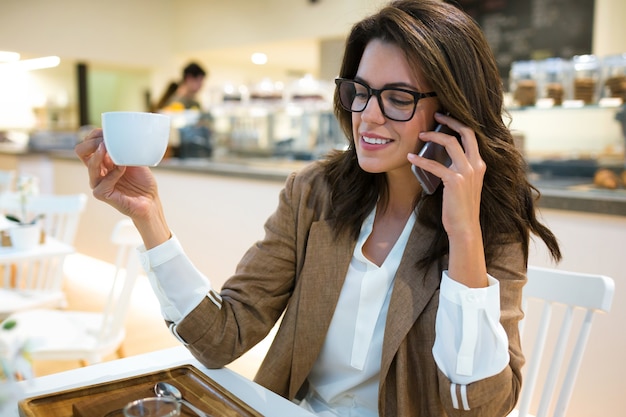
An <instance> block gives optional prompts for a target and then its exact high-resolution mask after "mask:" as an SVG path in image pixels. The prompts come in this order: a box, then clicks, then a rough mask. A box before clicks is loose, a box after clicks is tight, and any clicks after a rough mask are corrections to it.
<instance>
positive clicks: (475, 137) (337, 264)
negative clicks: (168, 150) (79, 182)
mask: <svg viewBox="0 0 626 417" xmlns="http://www.w3.org/2000/svg"><path fill="white" fill-rule="evenodd" d="M335 109H336V115H337V117H338V119H339V121H340V123H341V125H342V127H343V129H344V131H345V133H346V135H347V137H348V139H349V147H348V150H346V151H344V152H337V153H334V154H333V155H330V156H329V157H328V158H327V159H325V160H323V161H318V162H313V163H311V164H309V165H307V166H306V167H305V168H303V169H302V170H301V171H300V172H299V173H296V174H292V175H291V176H290V177H289V178H288V180H287V182H286V184H285V188H284V189H283V191H282V192H281V195H280V202H279V205H278V208H277V210H276V212H275V213H274V214H273V215H272V216H271V217H270V218H269V219H268V220H267V223H266V225H265V230H266V235H265V238H264V239H263V240H262V241H260V242H258V243H256V244H255V245H254V246H252V247H251V248H250V249H249V250H248V252H247V253H246V254H245V255H244V257H243V259H242V260H241V262H240V263H239V265H238V267H237V271H236V273H235V275H234V276H233V277H231V278H230V280H228V281H227V282H226V283H225V284H224V287H223V288H222V290H221V292H220V293H219V294H218V293H217V292H216V291H215V290H214V289H212V288H211V287H210V284H209V283H208V280H207V279H206V278H204V277H203V276H202V275H201V274H200V273H199V272H198V271H196V270H195V268H194V267H193V265H192V264H191V263H190V261H189V260H188V258H187V257H186V256H185V255H184V252H183V250H182V248H181V246H180V244H179V243H178V241H177V240H176V238H175V237H173V236H172V234H171V232H170V229H169V228H168V226H167V223H166V220H165V216H164V213H163V211H162V209H161V204H160V201H159V197H158V194H157V188H156V184H155V181H154V178H153V176H152V175H151V173H150V171H149V170H148V169H147V168H137V167H117V166H114V165H113V164H112V163H111V161H110V159H109V158H108V156H107V155H106V149H104V146H103V144H102V138H101V132H100V131H95V132H93V133H92V134H91V135H90V137H89V138H88V139H87V140H85V142H83V143H81V144H79V145H78V146H77V148H76V151H77V154H78V155H79V156H80V157H81V159H82V160H83V161H84V162H85V164H86V165H87V166H88V168H89V174H90V182H91V186H92V187H93V192H94V195H95V196H96V197H97V198H99V199H101V200H103V201H106V202H108V203H109V204H111V205H112V206H113V207H115V208H117V209H118V210H120V211H121V212H122V213H124V214H126V215H128V216H130V217H131V218H132V219H133V221H134V222H135V225H136V226H137V228H138V230H139V231H140V232H141V234H142V236H143V240H144V243H145V248H146V251H145V252H144V253H143V254H142V256H143V257H144V258H145V261H144V265H149V266H148V267H147V271H148V274H149V277H150V280H151V282H152V283H153V287H154V289H155V292H156V294H157V297H158V298H159V300H160V302H161V306H162V312H163V315H164V317H165V319H166V320H167V321H168V323H169V324H170V328H171V330H172V332H173V333H174V334H175V335H176V336H177V337H179V339H180V340H181V341H182V342H183V343H185V344H186V345H187V347H188V348H189V349H190V351H191V352H192V353H193V354H194V355H195V356H196V357H197V358H198V359H199V360H200V361H201V362H202V363H203V364H205V365H206V366H208V367H221V366H224V365H225V364H227V363H229V362H230V361H232V360H234V359H236V358H237V357H239V356H240V355H241V354H243V353H244V352H245V351H246V350H248V349H249V348H251V347H252V346H253V345H254V344H256V343H257V342H258V341H260V340H261V339H262V338H263V337H264V336H265V335H266V334H267V333H268V331H269V330H270V329H271V328H272V326H273V325H274V324H275V323H276V321H277V320H278V319H279V318H280V317H281V316H282V319H281V324H280V328H279V330H278V333H277V335H276V337H275V339H274V341H273V343H272V346H271V347H270V349H269V351H268V354H267V356H266V358H265V360H264V362H263V364H262V365H261V367H260V369H259V371H258V373H257V376H256V381H257V382H259V383H260V384H262V385H264V386H266V387H267V388H269V389H271V390H273V391H275V392H277V393H278V394H280V395H282V396H284V397H286V398H289V399H291V400H294V401H297V402H299V403H300V404H301V406H302V407H304V408H307V409H308V410H311V411H313V412H314V413H316V414H317V415H320V416H335V415H340V416H348V415H350V416H377V415H380V416H428V417H432V416H449V415H464V416H505V415H506V414H507V413H508V412H509V411H510V410H511V409H512V408H513V406H514V405H515V402H516V400H517V396H518V393H519V390H520V385H521V376H520V368H521V366H522V364H523V361H524V359H523V355H522V352H521V348H520V341H519V334H518V322H519V320H520V318H521V317H522V315H523V314H522V310H521V306H520V304H521V293H522V287H523V285H524V283H525V280H526V278H525V272H526V265H527V260H528V246H529V237H530V233H531V232H532V233H534V234H537V235H538V236H539V237H540V238H542V239H543V240H544V241H545V242H546V244H547V246H548V248H549V249H550V251H551V252H552V255H553V257H554V258H556V259H559V258H560V253H559V248H558V245H557V242H556V239H555V238H554V236H553V235H552V233H551V232H550V231H549V230H548V229H546V228H545V227H544V226H542V225H541V224H540V223H539V222H538V221H537V218H536V217H535V208H534V200H533V188H532V187H531V186H530V185H529V183H528V182H527V180H526V177H525V170H524V161H523V159H522V156H521V155H520V153H519V152H518V151H517V150H516V148H515V146H514V144H513V140H512V137H511V134H510V132H509V131H508V129H507V128H506V126H505V125H504V123H503V122H502V117H501V114H502V111H503V109H502V84H501V81H500V79H499V77H498V72H497V68H496V65H495V61H494V58H493V56H492V54H491V52H490V50H489V47H488V44H487V42H486V41H485V39H484V37H483V35H482V34H481V32H480V30H479V28H478V27H477V26H476V24H475V23H474V22H473V21H472V20H471V19H470V18H469V17H468V16H467V15H465V14H464V13H462V12H461V11H459V10H457V9H456V8H454V7H453V6H450V5H448V4H445V3H443V2H439V1H434V0H405V1H398V2H393V3H390V4H389V5H388V6H387V7H384V8H383V9H381V11H380V12H379V13H377V14H375V15H373V16H371V17H368V18H366V19H364V20H363V21H361V22H359V23H357V24H356V25H355V26H354V27H353V29H352V31H351V33H350V35H349V38H348V40H347V44H346V51H345V56H344V59H343V63H342V67H341V71H340V78H339V79H338V80H337V92H336V94H335ZM444 112H446V113H449V114H450V116H446V115H444V114H443V113H444ZM438 123H441V124H444V125H447V126H448V127H450V128H451V129H452V130H453V131H456V132H458V133H459V135H460V137H461V142H462V143H459V142H458V141H457V139H456V138H455V137H454V136H452V135H447V134H444V133H436V132H432V130H433V129H434V128H435V125H436V124H438ZM429 141H432V142H435V143H438V144H441V145H443V146H445V149H446V150H447V152H448V154H449V155H450V158H451V160H452V164H451V165H450V166H449V167H446V166H444V165H441V164H439V163H437V162H434V161H431V160H427V159H424V158H422V157H419V156H418V155H416V154H415V153H416V151H418V150H419V149H420V148H421V147H422V146H423V145H424V144H425V143H426V142H429ZM412 164H414V165H415V166H416V167H419V168H422V169H424V170H426V171H428V172H431V173H432V174H434V175H436V176H437V177H440V178H441V179H442V185H441V186H439V188H438V189H437V190H436V191H435V192H434V193H433V194H432V195H427V194H426V193H423V192H422V189H421V186H420V183H419V182H418V180H417V179H416V178H415V176H414V175H413V173H412V170H411V166H412Z"/></svg>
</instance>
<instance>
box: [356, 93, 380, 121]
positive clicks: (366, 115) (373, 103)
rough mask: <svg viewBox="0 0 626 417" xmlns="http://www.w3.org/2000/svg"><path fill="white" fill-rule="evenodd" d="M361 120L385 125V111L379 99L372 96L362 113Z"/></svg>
mask: <svg viewBox="0 0 626 417" xmlns="http://www.w3.org/2000/svg"><path fill="white" fill-rule="evenodd" d="M361 119H363V120H365V121H369V122H373V123H380V124H382V123H384V122H385V115H384V114H383V109H382V107H381V105H380V102H379V100H378V97H376V96H375V95H372V96H371V97H370V99H369V101H368V102H367V104H366V105H365V109H363V111H362V112H361Z"/></svg>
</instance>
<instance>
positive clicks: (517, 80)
mask: <svg viewBox="0 0 626 417" xmlns="http://www.w3.org/2000/svg"><path fill="white" fill-rule="evenodd" d="M509 84H510V85H509V87H510V91H512V92H513V101H514V103H516V104H517V105H518V106H522V107H524V106H534V105H535V102H536V101H537V62H535V61H515V62H513V63H512V64H511V71H510V83H509Z"/></svg>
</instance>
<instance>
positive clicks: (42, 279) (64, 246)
mask: <svg viewBox="0 0 626 417" xmlns="http://www.w3.org/2000/svg"><path fill="white" fill-rule="evenodd" d="M86 203H87V196H86V195H85V194H68V195H37V196H33V197H30V198H29V199H28V203H27V206H26V208H27V215H28V216H29V218H31V217H33V216H35V215H39V214H41V215H43V216H44V217H43V219H41V220H40V222H41V226H42V230H43V231H44V233H45V239H47V240H49V241H53V242H52V243H51V244H46V245H44V246H41V245H39V246H37V247H35V248H32V250H28V251H19V252H16V253H6V256H3V255H2V254H0V272H1V273H2V277H0V288H2V289H3V293H4V294H3V295H2V297H1V298H4V299H5V300H8V301H7V302H6V303H5V304H4V306H2V307H0V317H1V316H2V315H3V314H5V313H6V312H7V311H20V310H25V309H31V308H47V307H65V306H66V305H67V303H66V300H65V293H64V292H63V263H64V261H65V256H66V255H68V254H70V253H72V252H73V250H74V249H73V247H72V246H71V245H73V243H74V238H75V236H76V230H77V228H78V222H79V220H80V216H81V214H82V212H83V211H84V210H85V205H86ZM0 211H2V212H3V213H5V214H14V215H17V216H21V214H20V211H21V206H20V202H19V197H18V195H17V194H16V193H8V194H3V195H1V196H0ZM4 224H5V225H6V223H4ZM9 227H11V226H9ZM2 251H4V248H3V249H2ZM9 291H14V292H12V293H10V292H9Z"/></svg>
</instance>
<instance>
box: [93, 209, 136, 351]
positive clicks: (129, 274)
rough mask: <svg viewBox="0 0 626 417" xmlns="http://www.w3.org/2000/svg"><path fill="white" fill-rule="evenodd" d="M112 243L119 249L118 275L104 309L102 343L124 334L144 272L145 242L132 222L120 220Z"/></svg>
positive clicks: (116, 269)
mask: <svg viewBox="0 0 626 417" xmlns="http://www.w3.org/2000/svg"><path fill="white" fill-rule="evenodd" d="M111 242H113V244H115V245H116V246H117V247H118V250H117V256H116V259H115V276H114V279H113V284H112V286H111V291H110V292H109V296H108V299H107V302H106V304H105V308H104V315H103V319H102V327H101V329H100V334H99V336H98V342H99V344H107V342H108V341H110V340H114V339H115V338H116V337H117V335H119V334H120V332H121V331H122V329H123V327H124V320H125V318H126V314H127V313H128V308H129V307H130V300H131V295H132V292H133V288H134V286H135V281H136V280H137V276H138V275H139V273H140V270H141V265H140V261H139V253H138V252H137V247H138V246H139V245H141V244H142V240H141V236H140V235H139V232H138V231H137V229H136V228H135V225H134V224H133V223H132V221H131V220H130V219H123V220H120V221H119V222H118V223H117V224H116V225H115V227H114V228H113V232H112V233H111Z"/></svg>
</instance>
